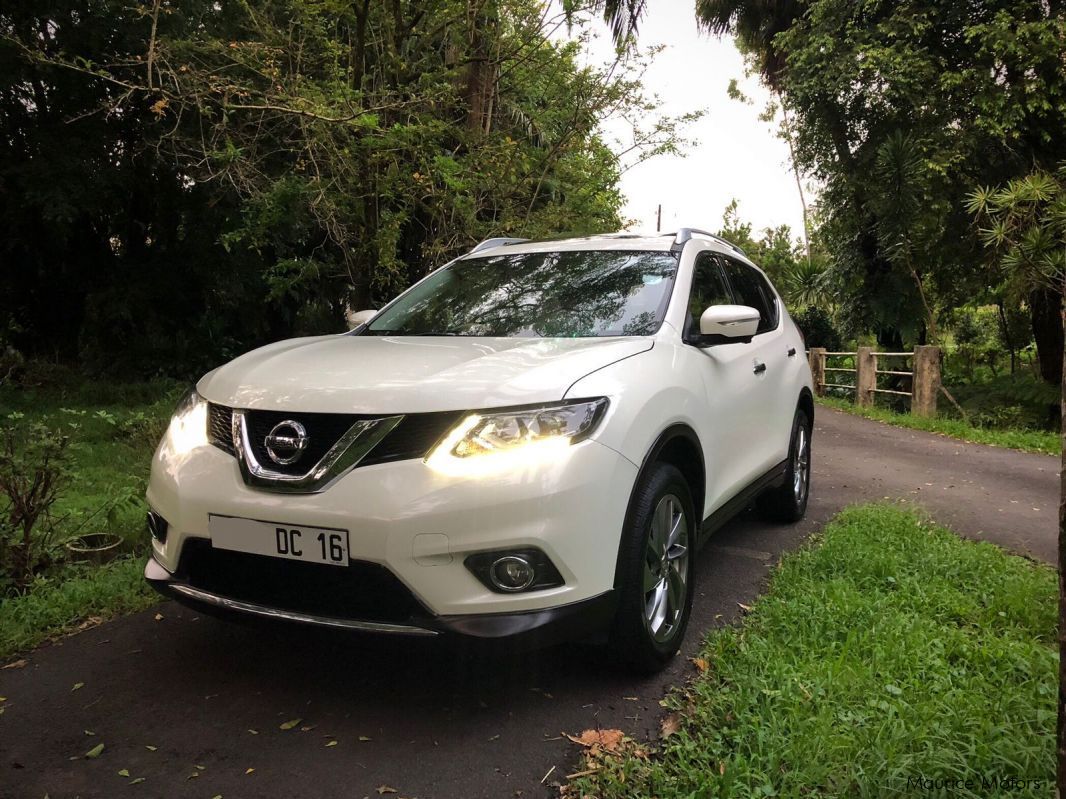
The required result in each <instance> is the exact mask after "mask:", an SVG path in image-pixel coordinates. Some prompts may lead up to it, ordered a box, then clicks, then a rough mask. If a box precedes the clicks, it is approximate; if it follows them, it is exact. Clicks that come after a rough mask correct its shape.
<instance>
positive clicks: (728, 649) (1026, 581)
mask: <svg viewBox="0 0 1066 799" xmlns="http://www.w3.org/2000/svg"><path fill="white" fill-rule="evenodd" d="M1055 581H1056V577H1055V573H1054V571H1053V570H1052V569H1051V568H1049V567H1047V566H1045V565H1042V564H1037V563H1033V562H1031V561H1029V560H1025V559H1023V558H1020V557H1017V556H1013V555H1009V554H1007V553H1005V552H1004V551H1002V550H1000V549H999V548H997V547H995V546H993V545H991V544H987V543H977V542H971V541H964V540H962V539H960V538H958V537H957V536H956V535H954V534H953V533H952V532H950V531H949V530H945V529H943V528H941V527H938V526H936V525H934V524H931V523H930V522H928V521H927V520H926V519H924V518H923V517H922V516H920V515H917V514H916V513H914V512H913V511H909V510H903V509H901V508H899V507H896V506H889V505H871V506H862V507H854V508H850V509H848V510H845V511H844V512H843V513H841V514H840V515H839V516H838V517H836V519H834V520H833V521H832V522H831V523H830V524H829V525H828V526H827V527H826V529H825V530H824V532H823V533H822V534H821V535H820V536H818V538H817V539H815V540H814V541H812V542H811V543H810V544H809V545H808V546H806V547H805V548H804V549H802V550H800V551H799V552H796V553H793V554H791V555H786V556H785V558H784V559H783V561H782V562H781V565H780V566H779V568H778V569H777V571H776V572H775V574H774V575H773V578H772V580H771V584H770V590H769V592H768V593H767V594H766V595H764V596H763V597H761V598H760V599H759V600H757V601H756V603H755V604H754V606H753V607H752V608H751V609H750V611H749V612H748V613H747V615H746V616H745V617H744V619H743V621H742V623H740V624H738V625H736V626H733V627H727V628H724V629H720V630H716V631H714V632H712V633H711V634H710V636H709V637H708V639H707V641H706V643H705V645H704V647H703V650H702V652H701V654H700V657H699V658H698V659H696V664H697V666H698V667H699V668H700V669H701V670H702V671H701V673H700V674H699V676H698V677H697V678H696V679H694V680H693V682H692V683H691V684H689V685H688V686H687V687H685V688H683V689H680V690H677V691H676V692H674V693H673V694H672V695H670V696H669V697H668V699H667V700H666V704H667V706H668V708H669V713H668V715H667V716H666V717H665V719H664V722H663V735H664V737H663V738H662V740H661V742H660V743H659V745H658V748H657V750H655V749H649V748H648V747H646V746H642V745H639V744H637V743H634V742H625V743H620V742H619V741H617V740H614V741H609V742H608V745H607V746H603V745H596V746H593V747H591V748H590V749H589V750H587V751H588V752H589V753H590V754H589V755H588V763H587V769H588V770H591V773H589V774H586V775H585V776H582V777H579V778H578V779H577V780H575V782H574V783H572V784H571V785H569V786H568V787H567V789H566V795H568V796H596V797H602V798H603V799H611V798H612V797H613V798H620V797H645V796H657V797H660V799H667V798H668V797H692V796H716V797H741V796H742V797H757V796H799V795H804V796H868V797H881V796H895V795H903V794H906V795H910V794H914V795H918V794H921V795H927V794H928V795H939V793H937V791H936V790H932V789H930V788H929V785H931V784H932V783H923V784H922V785H919V786H916V785H915V783H913V782H911V783H910V784H908V780H915V779H922V780H930V781H932V780H937V779H941V780H942V779H944V778H948V779H951V780H956V779H960V778H961V779H962V780H963V781H965V780H967V779H969V780H971V781H972V782H971V787H969V788H967V787H965V785H963V786H962V787H960V788H958V789H955V790H950V791H946V792H945V791H942V790H941V793H945V794H946V793H950V794H951V795H952V796H958V797H978V796H989V795H1000V794H1006V793H1009V794H1010V795H1012V796H1032V797H1046V796H1049V795H1051V794H1052V793H1053V792H1054V790H1053V787H1052V786H1053V784H1054V783H1053V780H1054V775H1055V712H1056V706H1055V699H1056V691H1057V688H1056V685H1057V678H1056V670H1057V668H1058V658H1057V655H1056V634H1055V630H1056V621H1057V608H1056V585H1055ZM991 780H996V781H998V787H996V785H992V784H991V783H990V781H991ZM923 786H924V787H923Z"/></svg>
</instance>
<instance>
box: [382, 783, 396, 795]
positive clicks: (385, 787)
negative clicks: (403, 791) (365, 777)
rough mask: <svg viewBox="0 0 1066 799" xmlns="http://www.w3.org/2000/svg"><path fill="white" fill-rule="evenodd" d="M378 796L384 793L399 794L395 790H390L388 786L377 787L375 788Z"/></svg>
mask: <svg viewBox="0 0 1066 799" xmlns="http://www.w3.org/2000/svg"><path fill="white" fill-rule="evenodd" d="M377 792H378V796H381V795H382V794H386V793H399V791H397V790H396V789H395V788H390V787H389V786H388V785H379V786H378V787H377Z"/></svg>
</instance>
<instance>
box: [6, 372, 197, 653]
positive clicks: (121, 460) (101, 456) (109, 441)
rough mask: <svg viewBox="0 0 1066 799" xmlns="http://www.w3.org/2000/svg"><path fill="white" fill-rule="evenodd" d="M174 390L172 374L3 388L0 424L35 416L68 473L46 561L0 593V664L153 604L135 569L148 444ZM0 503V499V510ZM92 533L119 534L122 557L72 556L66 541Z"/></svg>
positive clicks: (140, 557) (143, 535) (143, 539)
mask: <svg viewBox="0 0 1066 799" xmlns="http://www.w3.org/2000/svg"><path fill="white" fill-rule="evenodd" d="M181 390H182V386H181V385H180V384H175V383H172V382H169V381H151V382H145V383H132V384H122V383H106V382H92V381H84V380H78V379H74V378H71V379H65V380H62V381H58V382H56V383H55V384H51V385H46V386H36V387H27V386H2V387H0V422H7V423H14V424H24V423H29V422H41V423H44V424H47V425H48V426H49V427H52V428H53V429H58V430H62V431H63V432H64V433H65V434H66V435H68V436H69V437H70V439H71V445H70V459H71V463H70V476H69V480H68V481H67V482H66V483H65V484H64V486H63V489H62V491H61V492H60V496H59V499H58V500H57V501H56V504H55V505H54V506H53V508H52V510H51V516H52V518H53V519H55V520H56V529H55V530H54V532H53V534H52V535H51V537H50V538H49V540H48V543H47V551H48V553H49V557H48V562H47V564H46V566H45V567H44V568H42V569H41V571H40V572H39V574H38V576H37V579H36V580H35V581H34V582H33V583H32V584H31V585H30V586H29V587H28V589H26V590H24V591H20V592H15V591H13V590H12V591H6V592H2V593H0V661H3V660H7V659H10V658H11V657H13V656H14V655H15V654H16V653H18V652H20V651H24V650H26V649H29V648H32V647H33V646H36V645H37V644H39V643H41V642H42V641H45V640H47V639H49V638H52V637H55V636H57V635H60V634H62V633H64V632H69V631H71V630H74V629H77V628H78V627H79V626H80V625H82V624H84V623H85V622H86V621H87V620H90V619H92V618H100V619H104V618H109V617H112V616H116V615H119V614H122V613H127V612H131V611H134V610H139V609H141V608H144V607H147V606H148V605H149V604H151V602H152V601H153V599H152V597H153V596H154V595H153V594H152V592H151V591H150V590H149V589H148V588H147V586H145V585H144V581H143V579H142V576H141V575H142V571H143V567H144V558H145V557H146V556H147V553H148V537H147V532H146V530H145V522H144V517H145V512H146V510H147V508H146V505H145V502H144V492H145V487H146V484H147V480H148V471H149V466H150V464H151V459H152V451H153V450H154V448H155V445H156V442H157V441H158V440H159V437H160V436H161V435H162V432H163V429H164V428H165V426H166V422H167V419H168V417H169V415H170V412H171V410H172V409H173V406H174V402H175V400H176V398H177V396H179V395H180V393H181ZM4 502H5V498H4V497H2V496H0V509H2V508H3V507H4ZM92 532H106V533H111V534H114V535H116V536H117V537H118V538H119V539H121V544H120V546H119V548H118V553H119V554H120V555H121V557H120V558H119V559H118V560H116V561H113V562H112V563H109V564H108V565H106V566H89V565H85V564H78V563H72V562H71V561H70V558H69V555H68V553H67V551H66V548H65V547H64V541H65V540H67V539H69V538H71V537H73V536H75V535H79V534H85V533H92ZM0 533H2V531H0ZM4 577H5V575H4V574H2V573H0V586H2V585H3V584H4Z"/></svg>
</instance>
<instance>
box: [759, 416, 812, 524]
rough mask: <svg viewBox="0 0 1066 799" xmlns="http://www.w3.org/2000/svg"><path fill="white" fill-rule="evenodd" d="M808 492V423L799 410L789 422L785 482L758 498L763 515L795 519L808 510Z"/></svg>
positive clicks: (809, 466)
mask: <svg viewBox="0 0 1066 799" xmlns="http://www.w3.org/2000/svg"><path fill="white" fill-rule="evenodd" d="M810 494H811V422H810V419H809V418H808V417H807V412H806V411H804V410H802V409H800V410H797V411H796V416H795V418H794V419H793V421H792V437H791V439H790V441H789V447H788V467H787V468H786V470H785V481H784V482H783V483H782V484H781V485H780V486H779V487H778V488H771V489H770V490H768V491H767V492H766V493H764V494H763V495H762V496H761V497H759V501H758V506H759V510H760V511H761V512H762V514H763V516H764V517H766V518H767V519H769V520H771V521H775V522H786V523H791V522H798V521H799V520H800V519H802V518H803V517H804V515H805V514H806V513H807V499H808V498H809V497H810Z"/></svg>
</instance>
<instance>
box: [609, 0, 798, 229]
mask: <svg viewBox="0 0 1066 799" xmlns="http://www.w3.org/2000/svg"><path fill="white" fill-rule="evenodd" d="M693 5H694V3H693V2H692V1H691V0H667V2H655V3H649V4H648V12H647V16H646V17H645V18H644V20H643V22H642V24H641V27H640V36H639V41H640V44H641V46H648V45H654V44H665V45H667V49H666V50H664V51H663V52H662V53H661V54H660V55H659V56H658V57H657V58H656V59H655V61H654V63H653V64H652V65H651V67H650V68H649V70H648V72H647V73H646V75H645V80H644V83H645V87H646V88H647V90H648V91H649V92H654V93H656V94H658V95H659V96H660V98H661V99H662V103H663V105H662V108H663V111H664V113H666V114H671V115H676V114H683V113H685V112H687V111H694V110H696V109H699V108H705V109H706V110H707V114H706V116H705V117H704V118H703V119H701V120H700V121H699V122H697V123H696V124H695V125H694V126H692V128H691V130H690V135H691V136H692V137H694V138H695V139H696V140H697V144H696V146H695V147H693V148H691V149H690V150H689V151H688V153H687V155H686V157H684V158H681V157H675V156H660V157H658V158H655V159H652V160H649V161H646V162H645V163H643V164H641V165H639V166H637V167H634V168H633V169H631V170H629V171H628V172H626V173H625V175H624V176H623V178H622V190H623V192H624V193H625V196H626V199H627V203H626V207H625V211H624V214H625V216H627V217H629V218H632V219H635V220H637V223H636V225H635V226H634V230H640V231H654V230H655V210H656V206H657V205H658V204H659V203H662V206H663V221H662V224H663V230H671V229H676V228H678V227H681V226H689V227H704V228H708V229H710V230H717V229H718V228H719V226H720V224H721V220H722V212H723V210H724V209H725V207H726V205H728V204H729V201H730V200H731V199H733V198H734V197H735V198H736V199H737V200H738V201H739V203H740V209H739V210H740V216H741V219H743V220H744V221H748V222H751V223H753V224H754V225H755V228H756V230H760V229H762V228H764V227H768V226H776V225H779V224H782V223H785V224H788V225H789V226H790V227H791V228H792V231H793V233H794V235H796V236H799V235H802V230H803V211H802V208H801V206H800V202H799V195H798V193H797V190H796V183H795V178H794V177H793V175H792V172H791V167H790V164H789V157H788V145H787V144H786V143H785V142H784V141H782V140H781V139H779V138H777V137H776V135H775V133H774V129H775V128H776V124H773V123H766V122H761V121H760V120H759V114H760V113H761V112H762V111H763V109H764V108H765V107H766V103H767V101H768V99H769V94H768V92H767V91H766V89H764V88H763V87H762V86H761V85H760V84H759V82H758V80H756V79H754V78H744V64H743V60H742V58H741V56H740V53H739V52H738V51H737V49H736V46H735V45H734V44H733V42H732V40H731V39H718V38H715V37H713V36H708V35H705V34H701V33H699V32H698V31H697V28H696V22H695V16H694V12H693V10H692V7H693ZM594 29H595V30H596V32H597V40H596V41H595V42H593V43H592V45H590V48H589V56H588V57H589V58H590V59H591V60H592V61H593V62H594V63H598V62H601V61H605V60H608V59H610V58H611V56H612V50H611V45H610V40H609V36H608V33H607V28H606V26H605V25H603V24H601V23H598V22H597V24H596V25H595V26H594ZM733 78H737V79H738V80H739V81H740V85H741V88H742V90H743V91H744V93H745V94H747V95H748V97H750V98H752V100H753V101H754V103H753V104H752V105H745V104H744V103H741V102H739V101H737V100H732V99H730V97H729V95H728V94H727V93H726V89H727V87H728V86H729V81H730V80H731V79H733ZM608 130H609V131H610V130H611V128H608ZM808 199H809V198H808Z"/></svg>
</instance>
